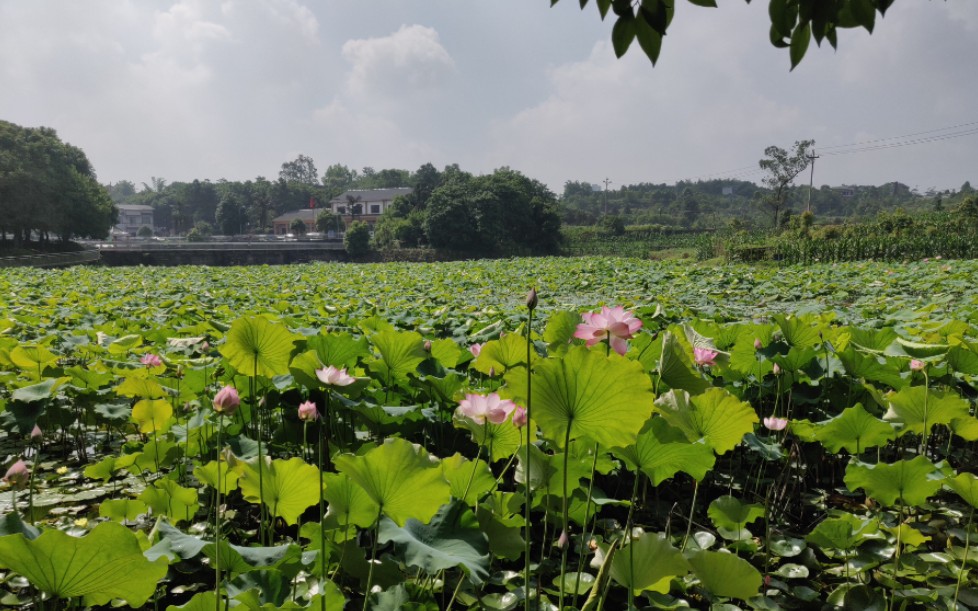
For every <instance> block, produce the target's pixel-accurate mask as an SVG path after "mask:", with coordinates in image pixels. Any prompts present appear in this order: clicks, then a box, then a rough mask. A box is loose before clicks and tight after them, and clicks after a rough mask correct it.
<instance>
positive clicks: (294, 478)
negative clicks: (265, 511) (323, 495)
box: [230, 456, 320, 524]
mask: <svg viewBox="0 0 978 611" xmlns="http://www.w3.org/2000/svg"><path fill="white" fill-rule="evenodd" d="M264 459H265V466H264V469H262V473H261V474H260V475H261V477H260V478H259V473H258V461H247V462H246V461H243V460H237V459H233V458H232V459H231V461H230V465H231V468H232V469H234V470H235V471H237V473H238V485H239V486H240V487H241V495H242V496H243V497H244V499H245V500H246V501H248V502H249V503H261V502H262V495H264V502H265V505H266V506H267V507H268V508H269V509H270V510H271V512H272V515H273V516H278V517H280V518H282V519H283V520H285V523H286V524H295V523H296V520H297V519H298V517H299V516H300V515H302V512H304V511H305V510H306V509H308V508H309V507H312V506H313V505H316V504H317V503H319V477H320V475H319V469H317V468H316V467H314V466H312V465H310V464H308V463H306V461H304V460H302V459H301V458H298V457H293V458H290V459H288V460H283V459H278V458H277V459H275V460H269V458H268V457H267V456H266V457H264Z"/></svg>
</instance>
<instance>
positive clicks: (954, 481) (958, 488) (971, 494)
mask: <svg viewBox="0 0 978 611" xmlns="http://www.w3.org/2000/svg"><path fill="white" fill-rule="evenodd" d="M944 485H945V486H947V487H948V488H950V489H951V490H954V491H955V492H957V493H958V496H960V497H961V498H962V499H963V500H964V502H965V503H967V504H969V505H971V506H972V507H975V508H978V476H975V475H974V474H973V473H959V474H957V475H956V476H955V477H949V478H947V479H946V480H944Z"/></svg>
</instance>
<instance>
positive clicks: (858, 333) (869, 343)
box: [848, 327, 897, 352]
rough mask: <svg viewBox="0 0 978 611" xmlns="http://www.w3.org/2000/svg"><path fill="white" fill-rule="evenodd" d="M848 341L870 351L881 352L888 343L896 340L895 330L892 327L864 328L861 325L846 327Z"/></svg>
mask: <svg viewBox="0 0 978 611" xmlns="http://www.w3.org/2000/svg"><path fill="white" fill-rule="evenodd" d="M848 331H849V334H850V337H851V339H850V342H851V343H853V344H855V345H856V346H858V347H859V348H862V349H863V350H868V351H871V352H883V351H884V350H886V349H887V348H888V347H889V346H890V344H892V343H893V342H895V341H896V338H897V332H896V331H895V330H894V329H893V327H884V328H882V329H864V328H862V327H848Z"/></svg>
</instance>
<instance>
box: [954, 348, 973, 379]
mask: <svg viewBox="0 0 978 611" xmlns="http://www.w3.org/2000/svg"><path fill="white" fill-rule="evenodd" d="M947 364H948V365H949V366H950V367H951V369H953V370H954V371H957V372H959V373H963V374H965V375H970V376H978V353H976V352H975V351H974V350H972V349H971V347H970V346H968V345H963V344H959V345H956V346H952V347H951V349H950V350H948V353H947Z"/></svg>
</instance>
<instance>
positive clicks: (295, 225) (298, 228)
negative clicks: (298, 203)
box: [289, 219, 306, 235]
mask: <svg viewBox="0 0 978 611" xmlns="http://www.w3.org/2000/svg"><path fill="white" fill-rule="evenodd" d="M289 232H291V233H294V234H295V235H306V224H305V223H304V222H303V221H302V219H293V220H292V222H291V223H289Z"/></svg>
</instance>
